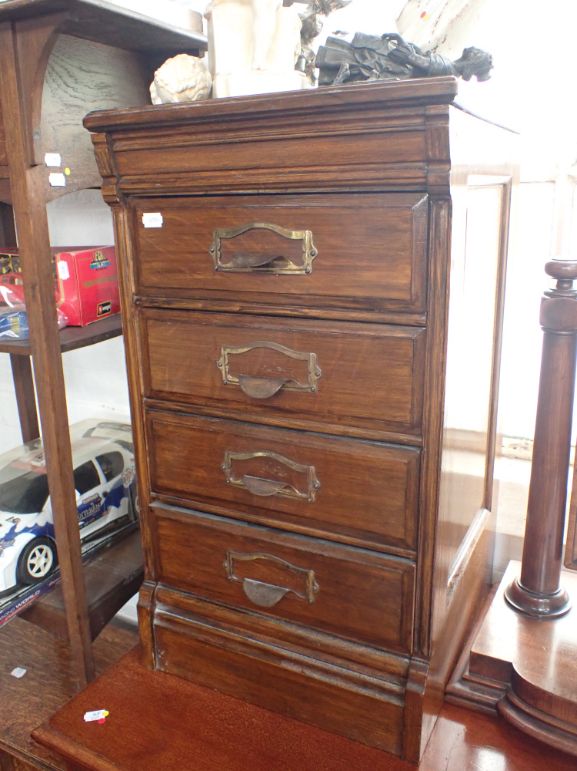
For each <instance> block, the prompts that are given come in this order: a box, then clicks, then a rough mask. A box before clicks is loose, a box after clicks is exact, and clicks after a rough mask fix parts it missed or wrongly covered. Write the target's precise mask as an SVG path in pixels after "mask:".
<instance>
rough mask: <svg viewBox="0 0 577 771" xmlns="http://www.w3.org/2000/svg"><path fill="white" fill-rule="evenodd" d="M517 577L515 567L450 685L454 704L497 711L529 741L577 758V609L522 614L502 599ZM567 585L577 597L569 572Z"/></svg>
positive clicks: (511, 567)
mask: <svg viewBox="0 0 577 771" xmlns="http://www.w3.org/2000/svg"><path fill="white" fill-rule="evenodd" d="M519 573H520V567H519V563H516V562H511V563H510V565H509V567H508V569H507V572H506V573H505V576H504V577H503V580H502V581H501V584H500V587H499V590H498V591H497V593H496V594H495V597H494V598H493V600H492V602H491V604H490V606H489V609H488V611H487V613H486V615H485V616H484V617H483V619H482V623H481V625H480V627H479V628H478V629H477V630H476V633H475V635H474V637H473V640H472V644H471V646H470V654H469V656H465V657H464V658H463V661H462V666H461V670H460V671H457V672H456V674H455V677H454V679H453V682H452V683H451V684H450V686H449V689H448V693H449V698H450V699H451V701H454V702H456V703H458V704H461V705H469V706H472V707H473V708H476V709H479V708H480V709H483V710H485V711H489V712H493V714H494V712H495V711H496V710H497V711H498V712H499V713H500V715H501V716H503V717H504V718H505V720H507V721H508V722H510V723H511V724H512V725H514V726H516V727H517V728H519V729H520V730H521V731H523V732H524V733H526V734H529V736H532V737H534V738H536V739H539V740H540V741H542V742H544V743H545V744H547V745H549V746H550V747H554V748H556V749H560V750H563V751H564V752H567V753H570V754H571V755H574V756H577V694H576V693H575V681H576V678H577V642H576V640H575V620H576V611H575V609H574V608H573V609H571V610H570V611H569V612H568V613H566V614H565V615H564V616H562V617H560V618H554V619H542V618H539V617H532V616H529V615H527V614H525V613H518V612H517V611H516V610H514V609H513V608H512V607H511V606H510V605H509V604H508V603H506V602H505V598H504V593H505V590H506V589H507V587H508V586H510V584H511V582H512V581H513V580H514V578H515V577H518V576H519ZM562 580H563V583H564V585H565V586H566V587H567V589H568V591H569V595H570V596H571V597H572V598H576V597H577V576H576V575H575V574H573V573H570V572H564V573H563V574H562ZM575 762H576V761H575V760H573V763H575Z"/></svg>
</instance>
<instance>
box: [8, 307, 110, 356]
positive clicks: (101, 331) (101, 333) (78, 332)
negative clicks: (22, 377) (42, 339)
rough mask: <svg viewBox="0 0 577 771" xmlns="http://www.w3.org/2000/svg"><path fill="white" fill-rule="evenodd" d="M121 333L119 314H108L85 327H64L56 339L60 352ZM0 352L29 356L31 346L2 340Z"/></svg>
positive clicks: (15, 341)
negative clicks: (106, 316)
mask: <svg viewBox="0 0 577 771" xmlns="http://www.w3.org/2000/svg"><path fill="white" fill-rule="evenodd" d="M121 334H122V321H121V317H120V315H118V314H117V315H115V316H108V318H105V319H100V320H99V321H95V322H94V324H88V325H87V326H85V327H64V329H61V330H60V333H59V335H58V339H59V342H60V350H61V351H62V353H65V352H66V351H75V350H77V349H78V348H84V347H85V346H87V345H94V344H95V343H101V342H103V341H104V340H110V339H111V338H113V337H119V336H120V335H121ZM0 353H9V354H10V355H11V356H30V354H31V348H30V341H29V340H3V341H2V342H0Z"/></svg>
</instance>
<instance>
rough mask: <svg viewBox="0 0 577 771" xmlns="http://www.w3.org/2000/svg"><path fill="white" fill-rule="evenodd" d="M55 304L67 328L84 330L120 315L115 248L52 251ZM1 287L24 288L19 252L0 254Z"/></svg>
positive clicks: (102, 247) (59, 249)
mask: <svg viewBox="0 0 577 771" xmlns="http://www.w3.org/2000/svg"><path fill="white" fill-rule="evenodd" d="M52 257H53V260H54V265H55V267H54V277H55V293H56V304H57V306H58V308H59V310H61V311H62V312H63V313H64V315H65V316H66V319H67V324H68V326H71V327H84V326H86V325H87V324H91V323H92V322H93V321H98V319H102V318H104V317H105V316H111V315H113V314H114V313H118V312H119V311H120V302H119V292H118V275H117V268H116V254H115V251H114V247H113V246H101V247H90V248H83V249H74V248H67V249H62V248H55V249H52ZM0 284H5V285H8V286H11V287H21V286H22V270H21V267H20V257H19V255H18V252H17V251H16V250H10V251H8V250H7V251H5V252H0Z"/></svg>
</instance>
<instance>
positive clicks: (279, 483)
mask: <svg viewBox="0 0 577 771" xmlns="http://www.w3.org/2000/svg"><path fill="white" fill-rule="evenodd" d="M147 446H148V447H149V455H150V476H151V486H152V491H153V493H156V494H160V495H165V496H168V497H176V498H179V499H187V500H188V501H190V502H191V503H192V505H194V506H200V507H202V508H205V507H206V508H211V509H212V510H213V511H216V512H219V513H224V514H226V515H228V516H234V517H240V518H243V519H250V520H251V521H254V522H261V523H262V524H273V525H276V526H281V527H284V528H286V529H292V530H297V531H301V532H305V533H311V534H314V535H321V536H322V537H325V538H329V539H331V540H341V541H343V540H344V541H349V542H350V543H355V544H358V545H363V546H367V547H370V548H375V547H376V548H380V549H383V548H389V549H390V548H391V547H396V549H397V550H398V552H400V553H405V552H407V551H408V552H412V551H414V549H415V545H416V532H417V524H416V520H417V500H418V490H419V459H420V451H419V450H418V449H416V448H410V447H400V446H393V445H383V444H378V443H376V442H366V441H359V440H357V439H341V438H338V437H329V436H323V435H319V434H311V433H308V432H297V431H289V430H286V429H281V428H264V427H262V426H255V425H250V424H247V423H241V422H237V421H232V420H218V419H211V418H204V417H197V416H175V415H171V414H169V413H164V412H157V411H153V412H150V413H149V414H148V416H147Z"/></svg>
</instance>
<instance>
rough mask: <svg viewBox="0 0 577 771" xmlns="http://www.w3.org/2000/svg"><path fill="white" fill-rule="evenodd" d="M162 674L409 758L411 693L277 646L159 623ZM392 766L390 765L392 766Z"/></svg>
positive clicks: (163, 619) (166, 619) (168, 619)
mask: <svg viewBox="0 0 577 771" xmlns="http://www.w3.org/2000/svg"><path fill="white" fill-rule="evenodd" d="M154 637H155V641H156V646H157V651H158V653H157V663H156V666H157V668H158V669H159V670H161V671H163V672H167V673H168V674H171V675H176V676H177V677H181V678H184V679H186V680H191V681H192V682H195V683H198V684H200V685H203V686H206V687H207V688H212V689H216V690H218V691H221V692H222V693H227V694H230V695H231V696H234V697H235V698H237V699H242V700H244V701H248V702H251V703H252V704H257V705H258V706H260V707H264V708H265V709H268V710H272V711H273V712H280V713H281V714H283V715H288V716H289V717H292V718H295V719H296V720H300V721H302V722H304V723H311V724H312V725H316V726H318V727H320V728H322V729H324V730H325V731H332V732H334V733H338V734H342V735H343V736H347V737H348V738H349V739H353V740H355V741H359V742H362V743H363V744H368V745H370V746H373V747H378V748H379V749H381V750H385V751H387V752H392V753H394V754H395V755H402V754H403V749H404V748H403V744H404V742H403V738H404V730H403V728H404V701H405V693H404V688H403V687H402V686H401V687H395V685H394V684H393V683H390V684H389V685H387V683H386V682H385V681H383V679H382V678H377V677H368V676H366V675H363V676H361V675H359V674H357V673H356V672H354V671H353V670H348V669H344V668H341V667H338V666H328V665H326V664H324V665H323V663H322V662H318V661H316V660H314V659H311V658H307V657H304V656H298V655H295V654H294V653H291V652H289V651H285V650H283V649H282V648H279V647H278V646H277V645H272V646H269V645H265V644H262V643H261V644H259V645H255V644H251V641H250V640H249V639H246V638H243V637H242V636H241V635H236V634H234V633H231V632H229V631H227V630H222V629H218V628H213V627H211V626H210V625H207V623H206V622H202V623H197V624H195V623H186V624H185V623H181V622H180V621H179V620H177V619H175V618H174V617H173V616H164V615H163V614H160V615H159V616H157V617H156V619H155V623H154ZM386 765H387V767H388V763H387V764H386Z"/></svg>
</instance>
